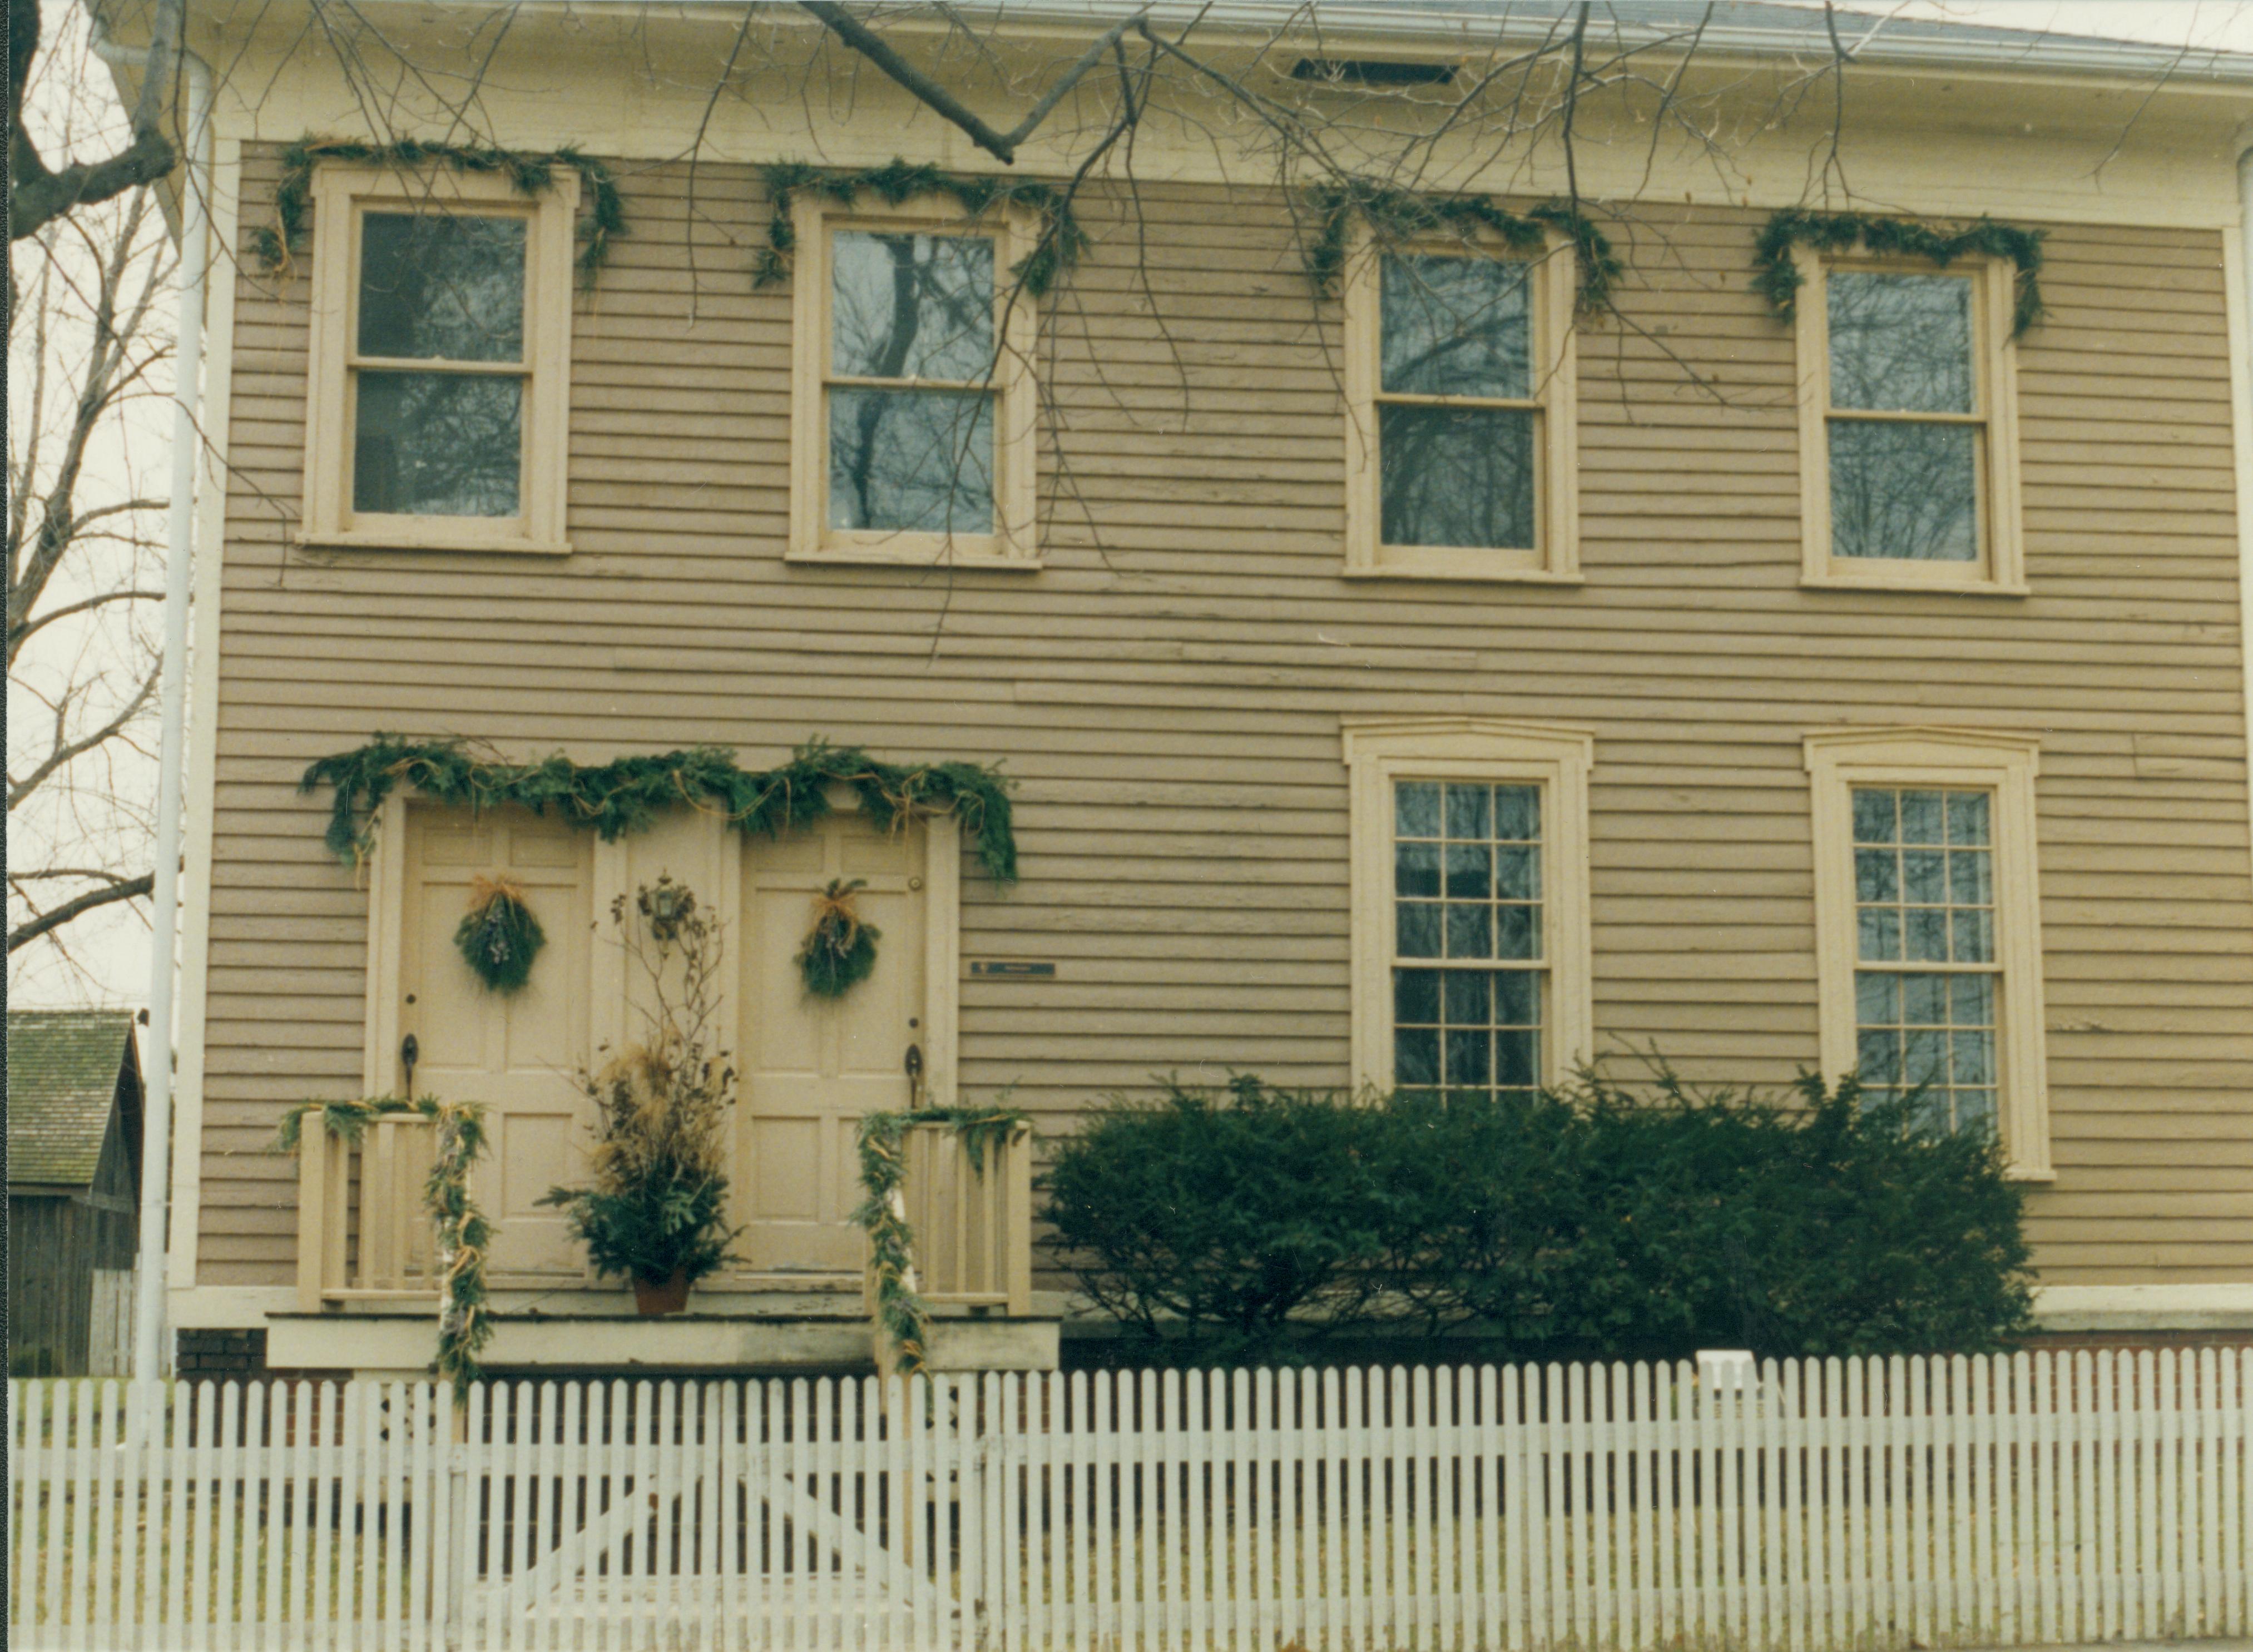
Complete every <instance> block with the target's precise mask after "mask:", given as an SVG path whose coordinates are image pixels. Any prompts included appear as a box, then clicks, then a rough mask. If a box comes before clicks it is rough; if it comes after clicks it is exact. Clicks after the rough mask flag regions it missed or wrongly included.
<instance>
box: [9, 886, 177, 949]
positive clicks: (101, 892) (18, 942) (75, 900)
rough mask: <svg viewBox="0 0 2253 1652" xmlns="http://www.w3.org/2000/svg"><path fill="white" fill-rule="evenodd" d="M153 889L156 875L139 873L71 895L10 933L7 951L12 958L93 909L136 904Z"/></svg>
mask: <svg viewBox="0 0 2253 1652" xmlns="http://www.w3.org/2000/svg"><path fill="white" fill-rule="evenodd" d="M156 887H157V875H156V874H155V873H153V872H143V874H142V875H140V876H139V877H137V878H127V879H125V880H124V881H122V882H117V883H112V884H109V885H108V886H107V887H106V888H103V889H88V890H87V892H86V893H85V894H83V895H74V896H72V897H71V898H70V899H69V900H67V901H65V902H64V903H62V904H61V905H60V906H58V907H54V908H52V909H50V910H47V911H45V912H42V913H40V914H39V915H38V917H33V918H30V919H27V920H26V921H25V922H24V923H21V924H17V925H16V926H15V927H14V928H13V929H11V930H10V931H8V951H9V952H10V954H11V955H12V954H13V953H14V952H15V951H16V950H17V948H18V947H21V946H24V945H28V944H30V943H31V942H33V941H36V940H38V938H39V937H41V936H42V935H45V934H49V933H51V932H52V931H55V930H59V929H60V928H61V927H62V926H63V925H64V924H67V923H69V922H70V921H71V920H72V919H73V918H78V917H85V916H86V915H87V913H88V912H91V911H93V910H94V909H95V908H97V907H103V906H114V905H115V904H116V903H118V902H120V901H136V900H138V899H140V898H141V897H142V896H144V895H147V894H149V893H150V892H151V891H152V890H154V889H156Z"/></svg>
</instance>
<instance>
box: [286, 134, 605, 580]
mask: <svg viewBox="0 0 2253 1652" xmlns="http://www.w3.org/2000/svg"><path fill="white" fill-rule="evenodd" d="M576 188H577V179H576V178H575V176H572V175H568V174H564V175H561V176H559V177H558V178H557V179H556V181H555V184H554V185H551V186H550V188H549V189H548V190H546V191H543V192H542V193H541V196H540V197H538V198H535V199H527V198H526V197H524V196H522V195H520V194H518V193H517V192H515V191H514V190H513V188H512V187H511V186H510V185H508V184H507V182H506V180H504V179H500V178H483V177H478V176H474V175H470V176H464V175H458V174H445V175H441V176H437V177H432V178H420V177H411V176H402V175H401V174H399V173H396V172H391V171H373V170H363V169H358V168H346V167H333V168H324V169H322V171H320V173H319V174H318V175H317V178H316V182H315V202H316V208H317V212H318V213H319V218H318V222H317V240H316V244H315V253H314V265H313V283H314V302H313V309H312V324H311V339H310V345H311V362H310V387H309V417H308V419H307V437H306V442H307V446H306V460H305V473H306V498H305V539H306V540H307V541H308V542H309V543H314V544H340V545H357V546H368V547H382V546H392V547H402V548H422V547H429V548H456V549H464V550H511V551H562V550H566V549H568V545H566V544H565V542H564V540H563V484H564V456H565V451H566V437H567V434H568V433H567V429H566V425H567V422H568V376H569V357H570V319H571V317H570V302H571V299H570V290H571V289H570V282H571V239H570V237H571V214H572V208H573V203H574V199H575V192H576Z"/></svg>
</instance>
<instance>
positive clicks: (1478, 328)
mask: <svg viewBox="0 0 2253 1652" xmlns="http://www.w3.org/2000/svg"><path fill="white" fill-rule="evenodd" d="M1531 272H1532V266H1531V264H1526V263H1521V262H1518V261H1497V260H1495V259H1491V258H1476V257H1472V258H1447V257H1433V258H1387V259H1385V268H1384V275H1383V286H1384V291H1383V294H1382V306H1381V310H1380V314H1381V315H1382V317H1383V322H1382V325H1383V331H1384V343H1383V346H1382V350H1381V352H1380V353H1381V356H1382V359H1383V374H1382V376H1383V382H1384V387H1385V389H1386V390H1388V391H1393V392H1398V393H1402V394H1414V395H1444V396H1489V397H1493V398H1495V399H1496V400H1499V401H1525V400H1527V399H1528V398H1530V397H1531V395H1532V394H1533V388H1532V382H1533V381H1532V373H1531V370H1530V366H1529V358H1530V356H1531V330H1530V328H1529V326H1528V310H1529V306H1528V303H1527V300H1528V297H1529V279H1528V278H1529V276H1530V275H1531Z"/></svg>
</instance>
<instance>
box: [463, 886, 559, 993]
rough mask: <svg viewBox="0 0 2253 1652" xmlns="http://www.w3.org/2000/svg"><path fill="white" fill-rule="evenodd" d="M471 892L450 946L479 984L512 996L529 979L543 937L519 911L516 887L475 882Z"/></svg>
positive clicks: (523, 908)
mask: <svg viewBox="0 0 2253 1652" xmlns="http://www.w3.org/2000/svg"><path fill="white" fill-rule="evenodd" d="M472 891H473V892H472V894H471V897H470V910H469V911H468V913H467V914H465V915H464V917H463V919H462V923H461V927H460V928H458V929H457V930H456V931H454V944H455V946H456V947H457V948H458V949H459V950H460V951H461V954H462V958H463V959H464V962H466V963H467V964H468V965H469V966H470V970H471V973H473V974H475V975H476V976H477V978H478V979H479V980H481V981H483V982H484V983H485V985H486V986H489V987H491V988H492V990H493V991H494V992H496V993H503V994H506V993H513V992H515V991H517V990H518V989H519V988H520V987H521V986H523V985H524V984H525V982H527V981H528V980H530V979H532V960H533V959H534V958H536V957H538V956H539V955H540V949H541V947H543V946H545V945H547V944H548V937H547V935H546V933H545V932H543V931H541V927H540V920H539V919H538V918H536V917H533V916H532V909H531V908H529V907H527V905H525V903H524V889H523V887H522V886H521V885H520V884H518V883H515V882H511V881H510V880H509V879H507V878H486V877H479V878H478V880H477V882H475V884H474V885H472Z"/></svg>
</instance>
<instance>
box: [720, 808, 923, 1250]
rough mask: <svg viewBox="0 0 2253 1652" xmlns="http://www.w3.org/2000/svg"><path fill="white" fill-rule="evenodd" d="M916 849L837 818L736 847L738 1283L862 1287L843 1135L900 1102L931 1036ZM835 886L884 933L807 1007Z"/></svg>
mask: <svg viewBox="0 0 2253 1652" xmlns="http://www.w3.org/2000/svg"><path fill="white" fill-rule="evenodd" d="M927 837H928V833H927V831H926V829H925V828H924V827H923V826H912V827H910V828H908V829H907V830H905V831H903V832H894V833H880V832H878V831H876V830H875V828H874V827H873V826H870V825H869V824H868V820H867V819H865V818H864V817H863V816H861V815H860V814H858V813H849V814H838V815H834V816H832V817H831V818H829V819H826V820H824V821H822V822H821V823H820V825H818V826H813V827H810V828H808V829H806V830H805V831H802V832H799V833H792V835H791V836H789V837H787V838H784V839H782V840H766V839H756V840H751V841H750V842H748V843H746V845H745V846H744V849H743V921H742V923H741V924H740V925H739V926H738V933H739V934H740V935H741V937H742V944H743V955H742V965H743V968H742V975H741V978H740V979H742V982H743V1002H742V1005H741V1010H740V1019H739V1021H738V1022H737V1025H738V1028H740V1037H741V1041H742V1043H743V1050H744V1061H743V1069H744V1077H743V1092H742V1099H741V1101H740V1103H739V1105H740V1107H741V1109H742V1117H741V1119H740V1120H739V1123H740V1125H741V1130H742V1133H741V1136H740V1138H739V1140H740V1146H741V1149H742V1154H743V1157H742V1166H743V1188H745V1189H746V1192H747V1197H746V1198H745V1199H744V1201H743V1204H742V1205H741V1206H740V1207H739V1209H741V1211H742V1213H743V1214H742V1219H743V1221H744V1222H745V1223H746V1224H747V1226H746V1230H745V1232H744V1234H743V1238H742V1240H741V1241H740V1242H739V1246H738V1248H739V1251H740V1253H741V1254H742V1255H743V1258H744V1260H745V1265H746V1267H747V1270H748V1271H749V1272H752V1273H754V1274H760V1275H767V1276H785V1277H788V1278H801V1279H802V1278H807V1277H808V1276H834V1275H849V1276H852V1277H854V1278H856V1279H857V1278H858V1277H859V1275H860V1272H861V1229H860V1227H859V1225H858V1224H857V1223H854V1221H853V1219H852V1216H853V1211H854V1209H855V1207H857V1206H858V1205H859V1204H860V1202H861V1183H860V1163H859V1156H858V1154H857V1153H856V1151H855V1148H854V1129H855V1126H856V1125H857V1123H858V1121H859V1120H860V1119H861V1117H862V1115H864V1114H867V1113H869V1112H879V1111H883V1110H889V1109H898V1108H903V1107H906V1106H908V1105H910V1098H911V1086H910V1081H909V1077H908V1052H909V1049H910V1048H911V1047H913V1048H916V1049H918V1051H922V1050H924V1048H925V1045H926V1041H927V1040H928V1039H929V1037H930V1028H929V1022H928V1016H927V1014H926V1010H925V986H926V983H925V974H926V969H927V965H926V961H925V955H924V937H925V930H924V925H925V924H926V922H927V920H928V915H929V914H928V908H929V901H928V891H927V889H926V888H925V884H926V878H925V875H924V853H925V842H926V839H927ZM834 878H843V879H847V880H850V879H854V878H863V879H866V880H867V887H866V888H865V889H861V891H860V892H859V894H858V895H857V896H855V897H854V898H855V900H856V902H857V903H858V906H859V909H860V912H861V917H862V918H863V919H864V920H866V921H867V922H868V923H870V924H875V927H876V928H877V929H878V930H880V931H882V938H880V939H879V940H878V941H877V943H876V967H875V973H874V974H872V975H871V976H870V977H869V978H868V979H867V980H864V981H862V982H861V983H860V984H859V985H858V986H854V987H853V988H852V989H850V990H849V991H848V992H847V993H846V994H845V996H844V997H842V998H840V999H819V998H815V997H813V996H812V995H810V994H809V993H806V989H805V986H804V983H803V981H802V980H801V979H800V978H799V969H798V961H797V960H798V951H799V946H800V945H801V944H803V943H804V941H805V939H806V931H808V930H809V929H811V928H812V927H813V917H814V902H815V899H816V897H817V896H820V893H821V891H822V890H824V889H827V887H828V885H829V882H830V881H831V880H832V879H834Z"/></svg>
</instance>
